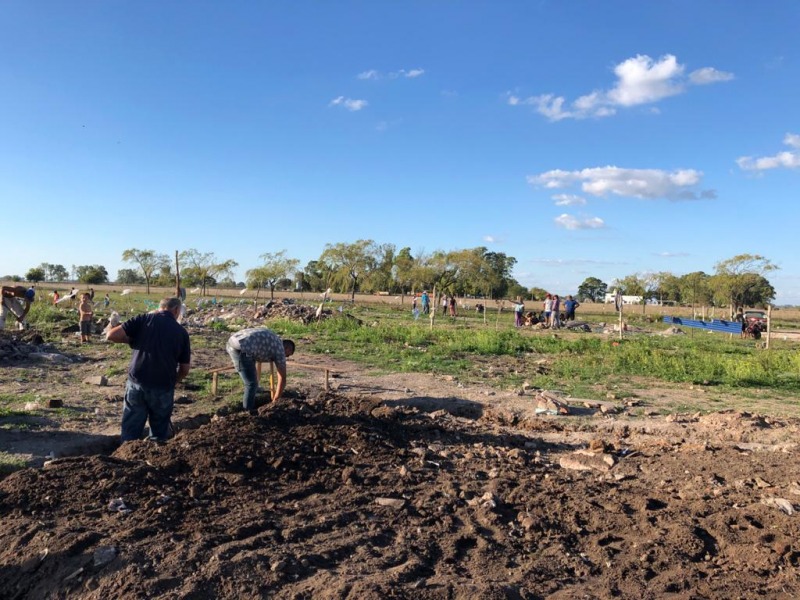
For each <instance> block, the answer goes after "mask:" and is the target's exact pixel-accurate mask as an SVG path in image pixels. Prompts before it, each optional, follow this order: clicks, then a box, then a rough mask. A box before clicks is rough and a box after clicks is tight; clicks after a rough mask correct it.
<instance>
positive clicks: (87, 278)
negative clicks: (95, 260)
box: [75, 265, 108, 285]
mask: <svg viewBox="0 0 800 600" xmlns="http://www.w3.org/2000/svg"><path fill="white" fill-rule="evenodd" d="M75 275H76V277H77V279H78V281H80V282H81V283H90V284H94V285H97V284H100V283H108V271H106V268H105V267H104V266H103V265H78V266H77V267H75Z"/></svg>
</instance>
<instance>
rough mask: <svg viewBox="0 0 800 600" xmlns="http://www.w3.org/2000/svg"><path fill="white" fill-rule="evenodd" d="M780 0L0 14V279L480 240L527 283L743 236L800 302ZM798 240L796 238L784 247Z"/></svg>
mask: <svg viewBox="0 0 800 600" xmlns="http://www.w3.org/2000/svg"><path fill="white" fill-rule="evenodd" d="M798 24H800V3H797V2H795V1H776V2H770V3H753V2H744V1H739V2H737V1H730V2H697V1H696V0H691V1H689V0H687V1H681V0H677V1H671V2H639V3H631V2H595V1H585V2H582V1H576V2H560V1H559V2H547V1H541V2H533V1H507V2H431V1H404V2H388V1H387V2H372V1H366V0H364V1H361V2H333V1H332V2H304V1H298V2H233V3H227V2H226V3H223V2H202V1H193V2H155V1H144V2H141V1H137V2H121V1H120V2H107V1H102V2H100V1H98V2H62V1H58V2H45V1H35V0H34V1H30V0H20V1H18V0H10V1H9V0H7V1H5V2H3V3H2V4H0V199H2V206H3V207H4V210H3V215H4V223H5V226H4V227H3V237H4V241H5V247H6V251H5V252H4V253H3V256H2V259H0V274H14V273H16V274H24V273H25V271H27V270H28V269H29V268H30V267H32V266H36V265H38V264H40V263H42V262H50V263H58V264H63V265H65V266H66V267H67V268H69V267H70V266H71V265H73V264H78V265H81V264H102V265H104V266H105V267H106V268H107V270H108V271H109V274H110V275H111V276H112V278H113V277H115V276H116V273H117V270H118V269H120V268H124V267H127V266H129V265H126V264H125V263H122V261H121V255H122V252H123V251H124V250H125V249H127V248H140V249H142V248H146V249H153V250H156V251H158V252H163V253H167V254H170V255H171V254H173V253H174V251H175V250H184V249H187V248H196V249H198V250H200V251H201V252H214V253H215V254H216V256H217V257H219V258H220V259H223V260H224V259H234V260H236V261H237V262H238V263H239V265H240V266H239V268H238V270H237V278H238V279H241V278H243V276H244V271H245V270H247V269H249V268H252V267H254V266H257V264H258V262H259V261H258V257H259V256H260V255H261V254H263V253H265V252H277V251H280V250H284V249H285V250H286V251H287V254H288V255H289V256H290V257H294V258H298V259H299V260H300V261H301V264H302V265H304V264H305V263H306V262H307V261H309V260H312V259H315V258H317V257H318V256H319V255H320V253H321V252H322V250H323V249H324V246H325V244H326V243H336V242H352V241H355V240H357V239H362V238H368V239H373V240H375V241H376V242H379V243H393V244H395V245H396V246H397V247H398V249H399V248H401V247H404V246H409V247H410V248H411V250H412V254H415V255H416V254H418V253H420V252H428V253H429V252H432V251H434V250H439V249H441V250H452V249H459V248H472V247H475V246H486V247H488V248H489V249H491V250H493V251H498V252H505V253H506V254H508V255H510V256H514V257H516V258H517V260H518V263H517V266H516V269H515V273H514V274H515V276H516V278H517V279H518V280H519V281H520V282H521V283H523V284H524V285H526V286H529V287H530V286H537V287H543V288H546V289H548V290H551V291H554V292H558V293H562V294H565V293H573V292H574V291H575V290H576V288H577V286H578V285H579V284H580V283H581V282H582V281H583V280H584V279H585V278H586V277H589V276H595V277H600V278H601V279H603V280H604V281H606V282H608V283H610V282H611V280H613V279H614V278H617V277H619V278H621V277H624V276H625V275H628V274H631V273H645V272H654V271H671V272H673V273H675V274H677V275H680V274H683V273H687V272H691V271H696V270H703V271H706V272H709V273H710V272H712V271H713V267H714V264H715V263H716V262H718V261H720V260H724V259H727V258H730V257H732V256H734V255H737V254H742V253H751V254H761V255H763V256H765V257H767V258H768V259H770V260H771V261H773V262H774V263H776V264H777V265H778V266H779V267H780V270H779V271H777V272H774V273H771V274H769V276H768V277H769V279H770V281H771V282H772V283H773V285H774V286H775V288H776V290H777V292H778V297H777V303H779V304H784V303H791V304H800V256H798V254H800V253H798V252H797V248H798V245H797V242H796V241H795V242H792V241H791V240H792V239H795V238H796V236H797V234H796V228H797V219H796V218H795V217H796V215H797V214H798V211H797V209H796V207H795V203H796V201H797V195H798V194H797V192H798V190H799V189H800V185H798V184H800V168H799V167H800V120H798V115H799V114H800V95H799V94H798V82H800V46H799V45H798V43H797V30H798ZM792 248H795V250H792Z"/></svg>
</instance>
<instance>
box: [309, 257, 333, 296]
mask: <svg viewBox="0 0 800 600" xmlns="http://www.w3.org/2000/svg"><path fill="white" fill-rule="evenodd" d="M330 276H331V273H330V271H329V270H328V267H327V265H325V264H324V263H322V262H320V261H318V260H310V261H308V264H307V265H306V266H305V268H304V269H303V289H304V290H311V291H314V292H321V291H323V290H326V289H328V287H329V285H328V283H329V281H330Z"/></svg>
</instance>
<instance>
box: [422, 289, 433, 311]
mask: <svg viewBox="0 0 800 600" xmlns="http://www.w3.org/2000/svg"><path fill="white" fill-rule="evenodd" d="M421 300H422V314H423V315H427V314H429V313H430V312H431V299H430V297H429V296H428V290H424V291H423V292H422V298H421Z"/></svg>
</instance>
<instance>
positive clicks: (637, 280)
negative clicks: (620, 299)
mask: <svg viewBox="0 0 800 600" xmlns="http://www.w3.org/2000/svg"><path fill="white" fill-rule="evenodd" d="M658 284H659V277H658V276H657V275H656V274H655V273H635V274H633V275H627V276H625V277H623V278H622V279H617V280H615V281H614V285H615V286H616V287H617V288H619V290H620V291H621V292H622V293H623V294H624V295H626V296H640V297H641V305H642V314H644V312H645V310H646V307H647V300H648V299H649V298H653V297H654V296H655V295H656V290H657V289H658Z"/></svg>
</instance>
